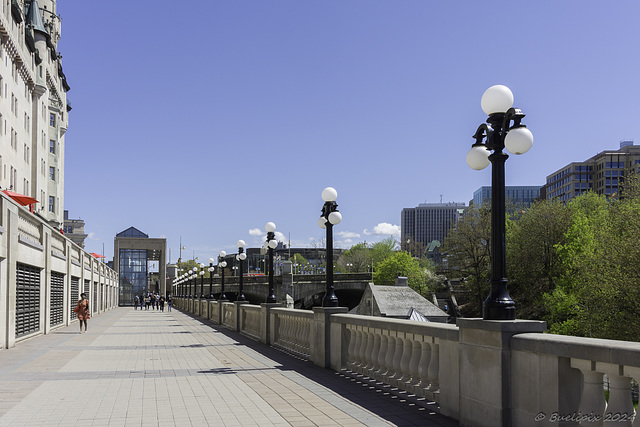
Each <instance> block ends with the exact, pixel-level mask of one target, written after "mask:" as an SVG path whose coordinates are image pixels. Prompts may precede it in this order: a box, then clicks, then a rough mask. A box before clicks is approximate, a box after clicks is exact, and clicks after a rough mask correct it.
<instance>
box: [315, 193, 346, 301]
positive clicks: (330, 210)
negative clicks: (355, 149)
mask: <svg viewBox="0 0 640 427" xmlns="http://www.w3.org/2000/svg"><path fill="white" fill-rule="evenodd" d="M337 198H338V192H337V191H336V190H335V189H334V188H332V187H327V188H325V189H324V190H322V200H324V205H323V206H322V215H321V216H320V219H319V220H318V225H319V226H320V228H325V229H326V230H327V269H326V282H327V290H326V293H325V296H324V299H323V300H322V306H323V307H337V306H338V297H337V296H336V294H335V292H334V289H333V226H334V225H338V224H340V221H342V214H341V213H340V212H338V204H337V203H336V199H337Z"/></svg>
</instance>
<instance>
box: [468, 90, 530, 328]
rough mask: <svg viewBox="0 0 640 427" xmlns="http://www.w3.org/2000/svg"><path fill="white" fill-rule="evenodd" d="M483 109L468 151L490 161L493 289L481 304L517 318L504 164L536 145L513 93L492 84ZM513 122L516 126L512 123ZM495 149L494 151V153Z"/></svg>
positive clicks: (489, 311)
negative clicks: (507, 234)
mask: <svg viewBox="0 0 640 427" xmlns="http://www.w3.org/2000/svg"><path fill="white" fill-rule="evenodd" d="M480 104H481V106H482V109H483V110H484V112H485V113H486V114H487V115H488V116H489V118H488V119H487V123H483V124H481V125H480V126H479V127H478V130H477V131H476V133H475V135H474V136H473V138H474V139H475V140H476V142H475V143H474V144H473V145H472V146H471V150H469V153H468V154H467V164H468V165H469V166H470V167H471V168H472V169H475V170H481V169H484V168H486V167H487V166H489V163H491V165H492V166H491V290H490V292H489V296H488V297H487V299H486V300H485V301H484V303H483V305H482V317H483V319H485V320H514V319H515V318H516V306H515V303H514V302H513V300H512V299H511V297H510V296H509V292H508V291H507V272H506V265H507V262H506V243H505V215H506V211H505V172H504V164H505V162H506V160H507V159H508V158H509V156H508V155H507V154H506V153H505V152H503V151H502V150H503V149H504V148H506V149H507V150H508V151H509V152H511V153H513V154H524V153H526V152H527V151H529V149H530V148H531V146H532V145H533V135H532V134H531V132H530V131H529V129H527V128H526V126H525V125H523V124H521V123H520V121H521V120H522V119H523V118H524V116H525V115H524V113H522V111H521V110H519V109H517V108H513V93H512V92H511V90H510V89H509V88H508V87H506V86H502V85H495V86H491V87H490V88H489V89H487V90H486V91H485V93H484V94H483V95H482V99H481V101H480ZM511 122H513V125H512V124H511ZM492 151H493V153H492Z"/></svg>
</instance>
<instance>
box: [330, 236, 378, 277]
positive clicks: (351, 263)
mask: <svg viewBox="0 0 640 427" xmlns="http://www.w3.org/2000/svg"><path fill="white" fill-rule="evenodd" d="M370 266H371V250H370V249H369V247H368V246H367V244H366V243H358V244H357V245H353V246H352V247H351V249H349V250H347V251H345V252H343V254H342V255H341V256H340V258H339V259H338V269H340V271H342V272H347V273H348V272H352V273H354V272H363V271H370V270H371V268H370Z"/></svg>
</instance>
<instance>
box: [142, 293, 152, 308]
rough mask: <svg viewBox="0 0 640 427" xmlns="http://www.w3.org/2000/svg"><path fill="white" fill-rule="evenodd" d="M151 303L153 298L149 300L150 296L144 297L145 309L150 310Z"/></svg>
mask: <svg viewBox="0 0 640 427" xmlns="http://www.w3.org/2000/svg"><path fill="white" fill-rule="evenodd" d="M150 303H151V298H149V294H147V295H145V297H144V309H145V310H149V304H150Z"/></svg>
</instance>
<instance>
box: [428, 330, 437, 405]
mask: <svg viewBox="0 0 640 427" xmlns="http://www.w3.org/2000/svg"><path fill="white" fill-rule="evenodd" d="M439 370H440V345H439V344H438V342H437V340H436V339H435V338H434V342H433V343H432V344H431V359H430V360H429V369H428V371H427V375H428V377H429V388H428V389H427V390H428V391H429V392H431V393H432V394H433V393H435V392H437V391H438V390H439V389H440V384H439V382H438V376H439V374H440V372H439Z"/></svg>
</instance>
